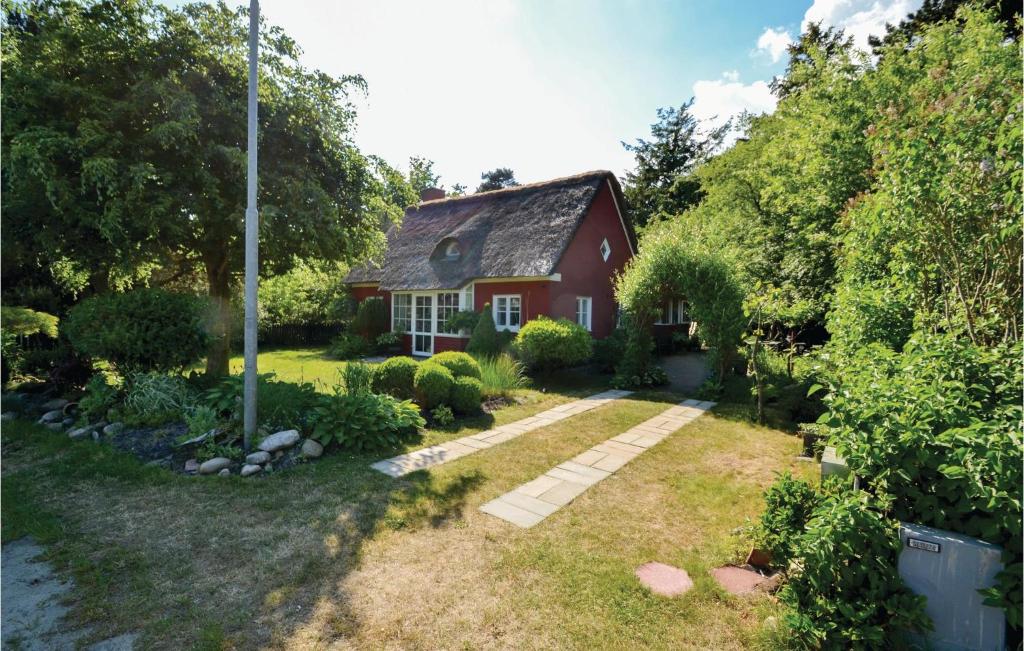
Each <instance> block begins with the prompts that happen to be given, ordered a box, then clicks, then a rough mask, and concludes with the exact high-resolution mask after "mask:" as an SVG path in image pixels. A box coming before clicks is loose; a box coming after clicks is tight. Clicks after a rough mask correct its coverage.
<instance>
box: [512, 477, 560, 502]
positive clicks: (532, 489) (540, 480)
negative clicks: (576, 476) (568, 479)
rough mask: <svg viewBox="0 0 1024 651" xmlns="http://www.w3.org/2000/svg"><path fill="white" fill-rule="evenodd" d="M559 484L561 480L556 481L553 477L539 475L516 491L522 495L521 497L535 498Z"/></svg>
mask: <svg viewBox="0 0 1024 651" xmlns="http://www.w3.org/2000/svg"><path fill="white" fill-rule="evenodd" d="M561 483H562V480H561V479H556V478H555V477H548V476H547V475H541V476H540V477H537V478H536V479H534V480H533V481H528V482H526V483H525V484H523V485H522V486H520V487H519V488H517V489H516V491H518V492H520V493H522V494H523V495H529V496H530V497H537V496H538V495H540V494H541V493H543V492H544V491H546V490H548V489H550V488H553V487H555V486H557V485H559V484H561Z"/></svg>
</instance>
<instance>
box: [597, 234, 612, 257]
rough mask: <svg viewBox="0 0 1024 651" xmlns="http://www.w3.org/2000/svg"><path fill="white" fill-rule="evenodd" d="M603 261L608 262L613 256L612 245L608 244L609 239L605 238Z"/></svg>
mask: <svg viewBox="0 0 1024 651" xmlns="http://www.w3.org/2000/svg"><path fill="white" fill-rule="evenodd" d="M600 250H601V259H602V260H604V261H605V262H608V258H610V257H611V255H612V245H611V244H609V243H608V238H607V237H606V238H604V240H603V241H602V242H601V249H600Z"/></svg>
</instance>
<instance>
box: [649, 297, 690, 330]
mask: <svg viewBox="0 0 1024 651" xmlns="http://www.w3.org/2000/svg"><path fill="white" fill-rule="evenodd" d="M665 310H668V312H669V320H668V321H665V320H664V319H665ZM683 315H686V317H687V318H686V319H683V318H681V317H682V316H683ZM689 316H690V315H689V313H688V312H687V310H686V301H685V300H683V299H681V298H680V299H676V300H674V301H667V302H665V303H662V304H661V306H660V308H659V310H658V320H657V321H655V322H654V325H681V324H683V323H690V322H691V319H690V318H689Z"/></svg>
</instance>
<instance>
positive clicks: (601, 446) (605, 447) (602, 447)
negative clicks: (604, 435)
mask: <svg viewBox="0 0 1024 651" xmlns="http://www.w3.org/2000/svg"><path fill="white" fill-rule="evenodd" d="M608 443H609V442H608V441H605V442H604V443H598V444H597V445H595V446H594V448H593V449H595V450H597V451H598V452H604V453H605V454H609V455H612V456H616V457H619V458H622V459H627V460H629V459H632V458H633V457H635V456H636V455H638V454H640V453H641V452H643V449H642V448H634V449H635V450H637V451H636V452H633V451H629V452H627V451H625V450H623V449H622V448H618V447H612V446H611V445H609V444H608Z"/></svg>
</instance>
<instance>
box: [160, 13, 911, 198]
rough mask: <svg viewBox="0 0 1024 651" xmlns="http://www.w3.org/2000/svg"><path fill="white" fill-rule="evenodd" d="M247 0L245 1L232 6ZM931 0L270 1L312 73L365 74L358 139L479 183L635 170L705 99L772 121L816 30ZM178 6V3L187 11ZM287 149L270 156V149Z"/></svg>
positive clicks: (859, 37)
mask: <svg viewBox="0 0 1024 651" xmlns="http://www.w3.org/2000/svg"><path fill="white" fill-rule="evenodd" d="M236 2H237V0H234V2H233V4H234V3H236ZM920 2H921V0H804V1H792V0H770V1H763V0H732V1H728V2H727V1H711V0H432V1H430V2H423V1H422V0H365V1H362V2H355V1H351V0H346V1H344V2H341V1H333V2H332V1H328V0H263V1H262V2H261V3H260V6H261V8H262V12H263V15H264V17H265V19H266V20H267V21H268V22H270V23H271V24H276V25H278V26H280V27H282V28H284V30H285V32H286V33H287V34H288V35H290V36H291V37H293V38H294V39H295V40H296V41H297V42H298V44H299V45H300V46H301V47H302V49H303V55H302V62H303V64H304V65H306V66H308V67H310V68H317V69H320V70H322V71H324V72H326V73H328V74H331V75H334V76H340V75H345V74H361V75H363V77H364V78H365V79H366V81H367V84H368V93H367V94H366V96H365V97H364V96H362V95H360V96H358V97H356V98H355V100H356V106H357V108H358V116H359V117H358V127H357V131H356V133H355V136H354V139H355V142H356V143H357V145H358V146H359V148H360V149H361V150H362V151H363V152H364V153H366V154H375V155H378V156H381V157H383V158H384V159H385V160H387V161H388V162H389V163H391V164H392V165H394V166H396V167H398V168H399V169H401V170H403V171H405V170H407V168H408V159H409V157H410V156H421V157H425V158H428V159H431V160H433V161H435V167H434V169H435V171H436V172H438V173H440V174H441V180H440V183H441V184H442V185H445V186H448V187H451V185H452V184H454V183H461V184H463V185H465V186H467V187H468V188H469V189H470V190H472V189H473V188H475V187H476V185H477V184H478V183H479V182H480V174H481V172H483V171H485V170H490V169H494V168H496V167H510V168H512V169H513V170H514V172H515V175H516V178H517V179H518V180H519V181H520V182H523V183H528V182H534V181H543V180H546V179H551V178H556V177H560V176H567V175H571V174H576V173H579V172H583V171H587V170H594V169H609V170H612V171H613V172H615V173H616V174H617V175H620V177H621V175H622V174H623V173H624V172H625V170H627V169H629V168H630V167H632V162H633V161H632V157H631V155H630V154H629V152H627V151H625V149H624V148H623V147H622V141H627V142H632V141H633V140H634V139H636V138H640V137H647V136H648V135H649V128H650V124H651V123H652V122H654V121H655V119H656V114H655V111H656V109H657V108H658V107H667V106H679V105H680V104H682V103H683V102H685V101H687V100H689V99H690V98H691V97H693V98H695V99H694V105H693V109H692V110H693V113H694V114H695V115H696V116H697V117H699V118H701V119H703V120H708V121H709V123H716V122H719V121H723V120H726V119H728V118H729V117H730V116H732V115H734V114H737V113H739V112H741V111H743V110H749V111H752V112H754V113H762V112H770V111H772V110H773V109H774V107H775V98H774V97H773V96H772V94H771V92H770V91H769V88H768V84H769V82H770V81H771V79H772V77H773V76H774V75H777V74H781V73H782V72H783V71H784V70H785V67H786V61H787V54H786V45H788V44H789V43H790V42H791V41H792V40H794V39H795V38H797V37H798V36H799V34H800V32H801V30H802V29H803V28H804V27H805V26H806V25H807V24H808V23H809V22H811V21H814V22H817V21H821V22H823V23H824V24H825V25H826V26H833V25H834V26H839V27H843V28H844V29H846V30H847V32H848V33H849V34H850V35H852V36H853V37H854V39H855V42H856V43H857V44H859V45H860V46H862V47H864V48H866V46H867V37H868V35H869V34H872V33H883V32H884V25H885V23H886V22H891V23H895V22H898V21H899V20H900V19H902V18H903V17H904V16H905V15H906V14H907V13H908V12H910V11H913V10H914V9H916V8H917V7H918V6H919V5H920ZM172 4H178V3H177V2H172ZM262 155H272V153H271V152H261V156H262Z"/></svg>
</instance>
